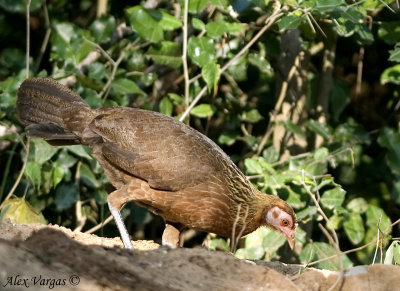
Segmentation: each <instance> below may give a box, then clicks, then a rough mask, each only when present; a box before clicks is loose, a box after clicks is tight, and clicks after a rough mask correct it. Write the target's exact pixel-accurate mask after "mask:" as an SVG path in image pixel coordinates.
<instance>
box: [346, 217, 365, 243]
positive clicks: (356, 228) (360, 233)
mask: <svg viewBox="0 0 400 291" xmlns="http://www.w3.org/2000/svg"><path fill="white" fill-rule="evenodd" d="M343 227H344V231H345V232H346V235H347V237H348V238H349V240H350V241H351V243H352V244H353V245H357V244H359V243H360V242H361V241H362V240H363V238H364V235H365V229H364V222H363V219H362V217H361V215H360V214H358V213H354V212H353V213H350V215H349V217H348V218H347V219H345V221H344V222H343Z"/></svg>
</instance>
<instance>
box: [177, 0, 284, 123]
mask: <svg viewBox="0 0 400 291" xmlns="http://www.w3.org/2000/svg"><path fill="white" fill-rule="evenodd" d="M277 3H279V2H278V1H277ZM284 9H286V7H285V6H284V7H280V6H279V7H278V9H276V10H275V11H274V13H272V14H271V16H270V17H268V19H267V20H266V22H265V25H264V26H263V28H261V29H260V31H259V32H258V33H257V34H256V35H255V36H254V37H253V38H252V39H251V40H250V41H249V42H248V43H247V44H246V45H245V46H244V47H243V48H242V49H241V50H240V51H239V52H238V53H237V54H236V55H235V56H234V57H233V58H232V59H231V60H230V61H229V62H227V63H226V64H225V65H224V66H223V67H222V68H221V72H220V73H221V74H222V73H223V72H225V71H226V70H227V69H228V68H229V67H230V66H231V65H232V64H233V63H234V62H235V61H236V60H237V59H238V58H239V57H240V56H241V55H243V54H244V53H245V52H246V51H247V50H248V49H249V48H250V47H251V46H252V45H253V44H254V43H255V42H256V41H257V40H258V39H259V38H260V37H261V36H262V35H263V34H264V32H265V31H267V30H268V29H269V28H270V27H271V26H272V25H273V24H274V23H275V22H276V21H277V20H278V19H279V18H280V17H282V16H283V15H284V13H282V11H283V10H284ZM206 91H207V86H204V87H203V89H201V91H200V93H199V94H198V95H197V97H196V98H195V99H194V100H193V101H192V103H191V104H190V105H189V107H188V108H186V110H185V112H184V113H183V114H182V116H181V118H179V120H180V121H183V120H184V119H185V118H186V116H187V115H188V114H189V113H190V111H191V110H192V108H193V107H194V106H195V105H196V104H197V102H198V101H199V100H200V98H201V97H202V96H203V94H204V93H205V92H206Z"/></svg>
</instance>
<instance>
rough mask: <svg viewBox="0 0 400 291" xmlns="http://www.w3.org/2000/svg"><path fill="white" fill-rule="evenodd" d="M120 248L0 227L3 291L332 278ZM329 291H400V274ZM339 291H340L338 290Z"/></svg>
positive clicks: (38, 228)
mask: <svg viewBox="0 0 400 291" xmlns="http://www.w3.org/2000/svg"><path fill="white" fill-rule="evenodd" d="M134 247H135V250H134V251H129V250H125V249H123V248H122V243H121V241H120V239H119V238H102V237H98V236H95V235H89V234H84V233H78V232H72V231H71V230H69V229H66V228H64V227H59V226H56V225H50V226H44V225H39V224H32V225H23V224H17V223H15V222H12V221H10V220H8V219H4V220H3V221H2V224H1V226H0V290H27V289H29V290H157V291H158V290H207V291H211V290H291V291H292V290H293V291H296V290H315V291H317V290H318V291H320V290H321V291H322V290H328V289H329V288H330V287H331V286H332V285H333V284H334V283H335V281H336V280H337V279H338V278H342V277H341V276H339V274H338V273H337V272H331V271H321V270H316V269H306V270H303V269H301V268H300V267H299V266H296V265H285V264H283V263H267V262H252V261H247V260H239V259H237V258H235V257H234V256H233V255H231V254H227V253H225V252H221V251H210V250H207V249H204V248H193V249H188V248H178V249H167V248H164V247H160V246H159V245H158V244H156V243H154V242H152V241H137V242H134ZM339 285H340V284H338V285H337V288H335V289H334V290H345V291H347V290H349V291H350V290H351V291H357V290H360V291H361V290H363V291H364V290H373V291H379V290H385V291H386V290H400V267H398V266H392V265H372V266H357V267H354V268H352V269H350V270H348V271H346V273H345V274H344V277H343V283H342V284H341V286H339ZM339 287H341V289H339Z"/></svg>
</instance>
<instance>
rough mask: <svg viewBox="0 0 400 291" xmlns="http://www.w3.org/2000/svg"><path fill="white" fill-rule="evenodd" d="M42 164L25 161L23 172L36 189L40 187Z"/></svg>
mask: <svg viewBox="0 0 400 291" xmlns="http://www.w3.org/2000/svg"><path fill="white" fill-rule="evenodd" d="M41 172H42V166H41V165H40V164H39V163H37V162H31V161H29V162H27V163H26V167H25V174H26V175H27V176H28V178H29V179H30V180H31V181H32V183H33V185H35V187H36V189H39V188H40V182H41V178H42V176H41Z"/></svg>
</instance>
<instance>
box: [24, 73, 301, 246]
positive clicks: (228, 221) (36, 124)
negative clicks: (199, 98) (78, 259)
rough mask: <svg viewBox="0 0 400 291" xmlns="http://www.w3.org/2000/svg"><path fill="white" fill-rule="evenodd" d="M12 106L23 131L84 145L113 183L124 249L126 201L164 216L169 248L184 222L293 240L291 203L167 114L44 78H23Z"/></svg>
mask: <svg viewBox="0 0 400 291" xmlns="http://www.w3.org/2000/svg"><path fill="white" fill-rule="evenodd" d="M17 110H18V113H19V118H20V120H21V122H22V123H23V124H24V125H25V126H26V130H27V133H28V135H29V136H32V137H40V138H43V139H44V140H46V141H47V142H48V143H49V144H51V145H72V144H83V145H87V146H89V148H90V149H91V151H92V154H93V156H94V157H95V158H96V160H97V161H98V162H99V164H100V165H101V167H102V168H103V169H104V171H105V173H106V175H107V177H108V179H109V181H110V182H111V183H112V184H113V186H114V187H115V188H116V189H117V190H115V191H114V192H112V193H111V194H110V195H109V196H108V205H109V208H110V211H111V213H112V215H113V217H114V220H115V222H116V224H117V226H118V228H119V231H120V233H121V237H122V240H123V242H124V245H125V247H126V248H132V244H131V241H130V239H129V234H128V232H127V230H126V228H125V225H124V223H123V220H122V218H121V215H120V210H121V208H122V207H123V206H124V205H125V204H126V203H127V202H130V201H134V202H135V203H136V204H138V205H140V206H143V207H146V208H147V209H149V210H150V211H152V212H153V213H155V214H157V215H160V216H161V217H163V218H164V220H165V222H166V228H165V231H164V234H163V244H164V245H169V246H173V247H175V246H176V245H177V244H178V241H179V233H180V230H181V229H182V227H183V226H186V227H190V228H192V229H195V230H199V231H205V232H211V233H215V234H218V235H220V236H223V237H229V238H231V237H232V238H234V239H236V238H237V237H238V236H241V235H246V234H248V233H250V232H252V231H254V230H255V229H257V228H258V227H259V226H262V225H267V226H269V227H271V228H273V229H276V230H279V231H281V232H282V233H283V234H284V235H285V236H286V238H287V239H288V242H289V245H290V246H291V248H293V247H294V243H295V240H294V235H295V229H296V219H295V214H294V212H293V209H292V208H291V207H290V206H289V205H288V204H287V203H286V202H285V201H283V200H281V199H280V198H278V197H276V196H272V195H267V194H263V193H261V192H260V191H258V190H257V189H256V188H255V187H254V186H253V185H252V184H251V183H250V182H249V180H247V178H246V177H245V176H244V175H243V174H242V173H241V171H240V170H239V169H238V168H237V166H236V165H235V164H234V163H233V162H232V161H231V160H230V158H229V157H228V156H227V155H226V154H225V153H224V152H223V151H222V150H221V149H220V148H219V147H218V146H217V145H216V144H215V143H214V142H213V141H211V140H210V139H209V138H207V137H206V136H204V135H203V134H201V133H199V132H198V131H196V130H194V129H193V128H191V127H189V126H187V125H185V124H184V123H182V122H179V121H178V120H176V119H174V118H172V117H169V116H165V115H163V114H160V113H157V112H153V111H146V110H141V109H136V108H127V107H112V108H99V109H92V108H90V107H89V106H88V105H87V104H86V103H85V102H84V101H83V100H82V98H81V97H80V96H79V95H77V94H76V93H74V92H73V91H71V90H69V89H68V88H66V87H65V86H63V85H61V84H59V83H57V82H56V81H54V80H52V79H44V78H32V79H27V80H25V81H24V82H23V83H22V85H21V86H20V88H19V91H18V100H17Z"/></svg>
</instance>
